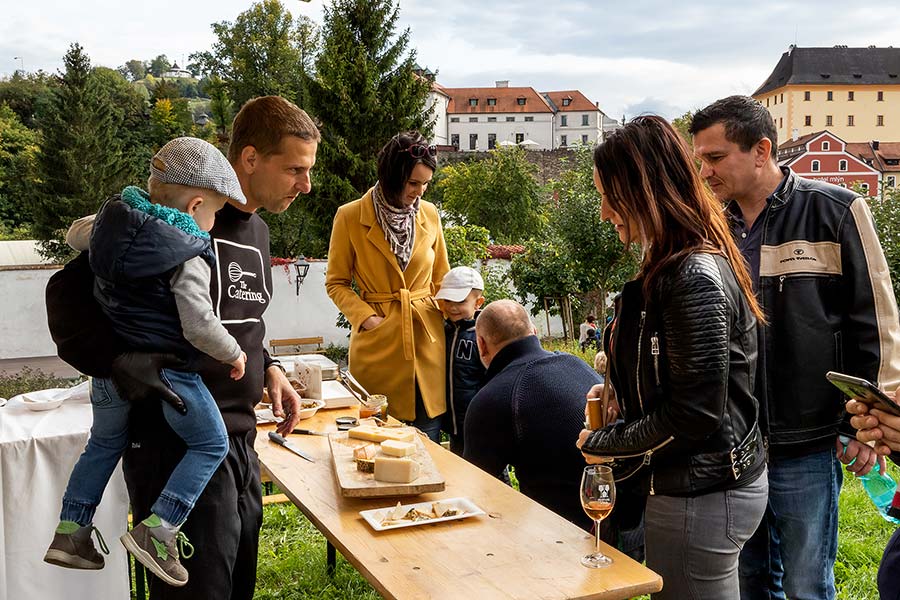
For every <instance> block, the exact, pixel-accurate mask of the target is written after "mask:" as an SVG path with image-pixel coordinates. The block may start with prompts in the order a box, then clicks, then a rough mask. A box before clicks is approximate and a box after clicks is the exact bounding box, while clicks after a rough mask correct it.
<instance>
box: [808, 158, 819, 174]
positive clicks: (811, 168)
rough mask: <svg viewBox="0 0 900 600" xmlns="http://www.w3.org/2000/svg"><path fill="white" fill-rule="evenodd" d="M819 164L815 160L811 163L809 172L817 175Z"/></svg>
mask: <svg viewBox="0 0 900 600" xmlns="http://www.w3.org/2000/svg"><path fill="white" fill-rule="evenodd" d="M819 164H820V163H819V161H817V160H814V161H812V165H810V167H809V170H810V171H812V172H813V173H818V172H819Z"/></svg>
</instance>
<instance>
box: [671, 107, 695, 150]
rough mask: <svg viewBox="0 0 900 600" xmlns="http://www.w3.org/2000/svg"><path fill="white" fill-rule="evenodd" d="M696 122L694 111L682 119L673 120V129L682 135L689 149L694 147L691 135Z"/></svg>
mask: <svg viewBox="0 0 900 600" xmlns="http://www.w3.org/2000/svg"><path fill="white" fill-rule="evenodd" d="M693 120H694V113H693V112H692V111H690V110H689V111H687V112H686V113H684V114H683V115H681V116H680V117H677V118H675V119H673V120H672V127H674V128H675V131H677V132H678V133H680V134H681V137H682V139H684V141H685V142H687V145H688V147H689V148H693V147H694V138H693V136H692V135H691V131H690V129H691V123H692V122H693Z"/></svg>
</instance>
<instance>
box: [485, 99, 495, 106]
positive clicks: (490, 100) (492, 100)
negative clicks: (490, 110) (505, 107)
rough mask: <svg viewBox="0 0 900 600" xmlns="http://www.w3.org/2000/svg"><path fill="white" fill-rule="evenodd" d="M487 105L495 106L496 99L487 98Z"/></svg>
mask: <svg viewBox="0 0 900 600" xmlns="http://www.w3.org/2000/svg"><path fill="white" fill-rule="evenodd" d="M487 105H488V106H497V99H496V98H488V101H487Z"/></svg>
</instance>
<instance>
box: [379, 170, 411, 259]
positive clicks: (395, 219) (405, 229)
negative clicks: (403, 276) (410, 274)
mask: <svg viewBox="0 0 900 600" xmlns="http://www.w3.org/2000/svg"><path fill="white" fill-rule="evenodd" d="M420 200H421V198H416V201H415V202H414V203H413V204H412V205H411V206H404V207H403V208H397V207H396V206H392V205H391V203H390V202H388V201H387V198H385V197H384V192H383V191H382V190H381V184H380V183H376V184H375V188H374V189H373V190H372V203H373V204H374V205H375V218H376V220H377V221H378V224H379V225H380V226H381V229H382V231H384V239H385V241H387V243H388V244H390V245H391V252H393V253H394V256H396V257H397V264H398V265H400V270H401V271H406V267H407V265H409V257H410V256H411V255H412V249H413V243H415V241H416V214H417V213H418V212H419V202H420Z"/></svg>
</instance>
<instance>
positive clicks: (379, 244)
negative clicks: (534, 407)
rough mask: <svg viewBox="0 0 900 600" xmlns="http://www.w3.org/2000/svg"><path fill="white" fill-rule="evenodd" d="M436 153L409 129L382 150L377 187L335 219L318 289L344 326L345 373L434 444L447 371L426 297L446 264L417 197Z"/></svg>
mask: <svg viewBox="0 0 900 600" xmlns="http://www.w3.org/2000/svg"><path fill="white" fill-rule="evenodd" d="M435 155H436V150H435V147H434V146H431V145H429V144H428V140H426V139H425V138H424V137H423V136H422V135H421V134H420V133H419V132H417V131H407V132H405V133H398V134H397V135H395V136H394V137H392V138H391V139H390V140H389V141H388V143H387V144H385V145H384V147H383V148H382V149H381V152H379V153H378V181H377V182H376V183H375V185H374V186H373V187H372V188H371V189H370V190H369V191H367V192H366V193H365V194H364V195H363V197H362V198H360V199H358V200H354V201H353V202H349V203H347V204H345V205H343V206H341V207H340V208H339V209H338V211H337V214H336V215H335V216H334V226H333V228H332V230H331V245H330V246H329V249H328V273H327V275H326V276H325V288H326V289H327V290H328V295H329V297H330V298H331V300H332V301H333V302H334V303H335V305H336V306H337V307H338V310H340V311H341V312H342V313H344V315H345V316H346V317H347V320H348V321H350V326H351V330H350V357H349V360H350V370H351V371H352V373H353V376H354V377H355V378H356V379H357V380H358V381H359V382H360V383H361V384H362V385H363V387H365V388H366V389H367V390H368V391H369V392H371V393H373V394H375V393H379V394H385V395H386V396H387V398H388V412H389V413H390V414H391V416H393V417H395V418H397V419H400V420H401V421H405V422H407V423H410V424H412V425H414V426H415V427H418V428H419V429H420V430H421V431H423V432H425V433H426V434H427V435H428V436H429V437H430V438H431V439H432V440H433V441H435V442H438V441H440V434H441V421H442V419H441V416H442V415H443V414H444V412H445V411H446V410H447V402H446V390H445V389H444V386H443V385H435V383H436V382H438V381H443V380H444V377H445V375H446V371H445V368H444V360H445V344H444V323H443V321H444V319H443V316H442V315H441V311H440V309H439V308H438V306H437V302H436V301H435V299H434V293H435V291H436V290H437V289H438V288H439V287H440V284H439V282H440V281H441V280H442V279H443V278H444V274H445V273H447V271H449V270H450V264H449V262H448V260H447V248H446V246H445V244H444V230H443V229H442V228H441V218H440V215H439V214H438V210H437V208H436V207H435V206H434V205H433V204H431V203H430V202H428V201H426V200H424V199H423V198H422V196H423V195H424V194H425V190H427V189H428V185H429V184H430V183H431V178H432V176H433V175H434V170H435V169H436V168H437V162H436V159H435ZM354 283H355V287H354Z"/></svg>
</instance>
